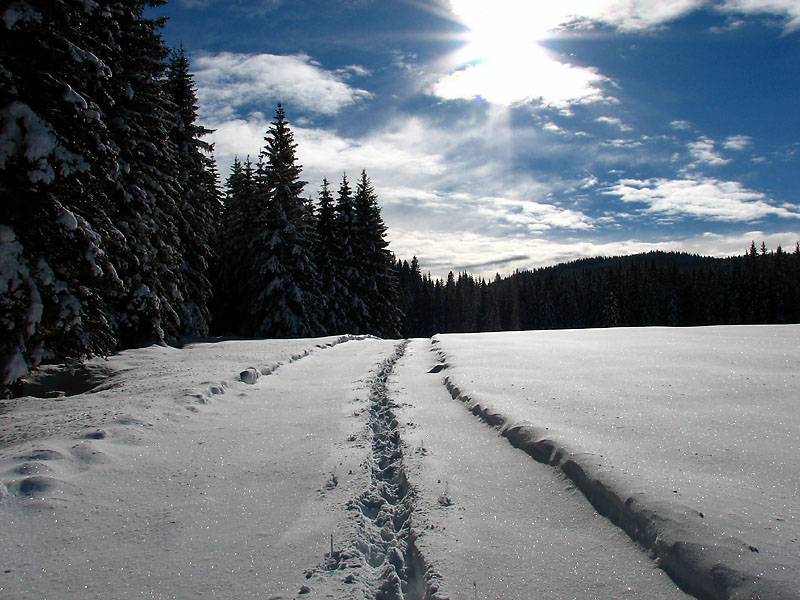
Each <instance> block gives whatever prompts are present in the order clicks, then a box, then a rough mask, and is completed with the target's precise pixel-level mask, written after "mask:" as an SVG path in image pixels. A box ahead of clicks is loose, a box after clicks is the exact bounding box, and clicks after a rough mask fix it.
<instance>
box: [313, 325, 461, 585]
mask: <svg viewBox="0 0 800 600" xmlns="http://www.w3.org/2000/svg"><path fill="white" fill-rule="evenodd" d="M407 345H408V340H405V341H403V342H400V343H399V344H398V345H397V346H396V347H395V351H394V353H393V354H392V355H391V356H390V357H389V358H387V359H386V360H385V361H384V362H383V364H382V365H381V366H380V368H379V369H378V372H377V373H376V374H375V375H374V376H373V377H372V381H371V385H370V391H369V398H368V409H367V413H368V420H367V429H368V431H369V434H370V438H371V456H370V459H369V470H370V478H369V482H368V487H367V489H366V490H364V492H363V493H361V494H360V495H359V496H358V497H357V498H354V499H352V500H351V501H349V502H348V503H347V510H348V511H350V514H351V515H352V518H353V519H354V520H355V530H356V536H355V540H354V543H353V544H352V546H351V547H350V548H348V549H346V550H334V549H333V542H331V552H329V553H327V554H326V555H325V562H324V563H323V564H322V565H320V566H318V567H316V568H314V569H311V570H309V571H308V572H307V577H308V578H309V579H310V578H312V577H313V576H314V575H323V576H325V575H331V574H333V573H337V572H338V573H342V574H346V575H344V577H343V581H344V583H348V584H356V583H358V584H359V585H358V586H357V589H358V590H360V591H361V593H363V594H364V598H366V599H369V600H373V599H374V600H447V599H446V598H444V597H442V596H439V595H437V591H438V584H439V582H440V576H439V574H438V573H437V572H436V571H435V569H433V568H432V567H431V566H430V565H429V564H428V563H427V562H426V560H425V558H424V557H423V555H422V553H421V552H420V551H419V549H418V548H417V547H416V544H415V540H416V538H417V535H418V534H417V532H416V531H415V529H414V524H413V519H414V512H415V490H414V488H413V486H412V485H411V484H410V482H409V481H408V477H407V473H406V467H405V465H404V463H403V444H402V441H401V438H400V428H399V423H398V421H397V418H396V416H395V414H394V411H393V409H394V408H396V405H395V404H394V402H393V400H392V398H391V397H390V395H389V392H388V389H387V384H388V380H389V378H390V376H391V375H392V373H393V370H394V367H395V364H396V363H397V361H398V360H400V359H401V358H402V357H403V355H404V353H405V350H406V347H407ZM309 591H310V590H309Z"/></svg>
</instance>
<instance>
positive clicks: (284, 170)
mask: <svg viewBox="0 0 800 600" xmlns="http://www.w3.org/2000/svg"><path fill="white" fill-rule="evenodd" d="M160 4H163V2H162V1H161V0H87V1H77V0H26V1H25V2H2V3H0V7H2V8H0V16H2V23H0V30H2V33H3V35H2V36H0V198H2V206H3V211H2V216H1V217H0V375H1V379H2V381H0V396H2V395H6V394H9V393H12V392H13V389H14V386H15V384H16V383H17V382H18V380H19V378H20V377H22V376H23V375H24V374H25V373H26V372H28V371H29V370H30V369H31V368H33V367H35V366H36V365H38V364H41V363H42V362H67V363H78V362H80V361H82V360H83V359H85V358H87V357H91V356H104V355H108V354H110V353H111V352H113V351H115V350H118V349H121V348H126V347H131V346H135V345H137V344H142V343H153V342H156V343H170V342H174V341H177V340H179V339H181V338H185V337H202V336H207V335H209V334H212V335H228V334H233V335H238V336H245V337H302V336H320V335H329V334H340V333H358V334H372V335H376V336H382V337H398V336H429V335H432V334H434V333H437V332H472V331H496V330H508V329H539V328H545V329H548V328H562V327H597V326H617V325H631V326H638V325H657V324H658V325H662V324H663V325H705V324H722V323H766V322H770V323H783V322H798V321H800V308H799V307H800V289H799V288H798V282H800V251H799V250H798V248H797V247H795V249H794V252H792V253H786V252H784V251H783V250H782V249H780V248H779V249H776V250H775V251H767V250H766V248H764V247H763V245H762V248H761V249H757V248H756V247H755V245H753V247H752V248H751V249H750V251H749V252H747V253H746V255H745V256H741V257H735V258H729V259H712V258H703V257H696V256H689V255H685V254H670V253H668V254H665V253H651V254H647V255H638V256H633V257H617V258H611V259H585V260H582V261H576V262H574V263H568V264H565V265H559V266H556V267H549V268H545V269H537V270H533V271H520V272H516V273H514V274H512V275H510V276H508V277H505V278H501V277H499V276H498V277H496V278H495V279H493V280H491V281H485V280H483V279H476V278H474V277H472V276H471V275H469V274H467V273H459V274H458V275H453V274H452V273H451V274H450V276H449V277H448V278H447V279H446V280H438V279H434V278H432V277H430V275H424V274H423V273H422V272H421V270H420V267H419V263H418V261H417V260H416V259H413V260H412V261H411V263H410V264H409V263H408V262H407V261H405V260H401V261H397V259H396V257H394V256H393V255H392V254H391V253H390V252H389V250H388V241H387V239H386V226H385V224H384V222H383V219H382V217H381V210H380V206H379V202H378V196H377V193H376V191H375V189H374V187H373V185H372V182H371V181H370V179H369V177H368V175H367V173H366V172H365V171H362V172H361V173H360V175H359V176H358V177H357V178H356V179H355V180H354V181H353V182H352V183H351V181H350V180H349V179H348V176H347V174H346V173H344V174H342V175H341V178H340V179H339V181H338V183H336V184H334V185H333V186H331V184H330V183H329V182H328V181H327V180H323V181H322V182H321V184H320V185H319V189H318V191H316V192H315V193H314V196H315V197H314V198H313V199H312V198H310V197H308V193H309V192H307V191H306V188H307V185H308V184H307V182H305V181H303V180H302V166H301V165H300V164H299V163H298V161H297V157H296V148H297V145H296V143H295V141H294V136H293V133H292V131H291V128H290V125H289V121H288V119H287V116H286V113H285V111H284V108H283V107H282V106H281V105H278V107H277V110H276V112H275V116H274V119H273V120H272V122H271V123H270V125H269V128H268V130H267V131H266V132H265V136H264V145H263V147H262V148H261V149H258V148H253V155H252V156H253V157H254V158H253V159H251V157H249V156H248V157H239V158H237V159H236V161H235V162H234V164H233V167H232V169H231V172H230V173H229V174H227V177H226V178H225V181H224V182H221V181H220V175H219V174H218V173H217V171H216V166H215V161H214V159H213V147H212V145H211V144H210V143H208V142H207V141H205V138H206V137H207V136H208V134H209V133H211V132H210V131H209V130H208V129H206V128H205V127H203V126H202V125H200V124H199V123H198V122H197V118H198V107H197V98H196V90H195V86H194V81H193V76H192V74H191V69H190V64H189V61H188V59H187V58H186V56H185V55H184V53H183V50H182V49H180V48H177V49H172V50H170V49H169V48H167V47H166V46H165V44H164V42H163V40H162V39H161V36H160V30H161V28H162V27H163V26H164V21H163V20H161V19H150V18H147V17H145V15H144V11H145V8H147V7H152V6H158V5H160ZM338 177H339V175H338V174H337V179H338Z"/></svg>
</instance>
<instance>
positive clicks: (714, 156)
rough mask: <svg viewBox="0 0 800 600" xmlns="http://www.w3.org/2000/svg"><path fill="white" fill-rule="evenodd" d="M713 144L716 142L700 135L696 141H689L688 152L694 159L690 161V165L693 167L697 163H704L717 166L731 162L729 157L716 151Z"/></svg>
mask: <svg viewBox="0 0 800 600" xmlns="http://www.w3.org/2000/svg"><path fill="white" fill-rule="evenodd" d="M715 146H716V142H715V141H714V140H712V139H710V138H707V137H705V136H702V137H700V138H699V139H698V140H697V141H696V142H690V143H689V154H691V155H692V158H694V159H695V162H694V163H692V165H691V166H693V167H695V166H697V165H699V164H706V165H711V166H712V167H718V166H720V165H726V164H728V163H729V162H731V161H730V159H728V158H724V157H723V156H722V155H720V154H719V153H718V152H717V151H716V148H715Z"/></svg>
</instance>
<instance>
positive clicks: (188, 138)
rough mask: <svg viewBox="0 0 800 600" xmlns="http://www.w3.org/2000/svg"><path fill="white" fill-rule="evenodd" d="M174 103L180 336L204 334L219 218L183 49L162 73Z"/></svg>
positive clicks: (204, 131)
mask: <svg viewBox="0 0 800 600" xmlns="http://www.w3.org/2000/svg"><path fill="white" fill-rule="evenodd" d="M167 75H168V77H167V92H168V94H169V100H171V101H172V103H173V111H174V113H173V121H174V124H173V127H172V129H171V131H170V139H171V141H172V144H173V145H174V146H175V149H176V150H177V176H178V181H177V183H178V185H179V186H180V195H179V197H178V209H179V210H178V235H179V237H180V244H181V276H182V277H181V279H182V282H183V289H181V290H180V292H181V295H182V296H183V298H184V301H183V303H182V304H181V310H180V311H179V316H180V318H181V325H180V332H181V333H182V334H183V335H195V336H199V335H206V334H207V333H208V331H209V326H210V322H211V313H210V306H211V295H212V289H211V282H210V279H209V278H210V269H211V265H212V263H213V262H214V260H215V256H214V255H215V252H214V249H213V247H214V244H213V240H212V236H213V235H214V232H215V229H216V227H217V223H218V221H219V216H220V203H219V194H218V192H217V178H216V170H215V167H214V159H213V157H212V153H213V146H212V145H211V144H209V143H208V142H205V141H203V139H202V138H203V137H205V136H207V135H208V134H210V133H212V131H211V130H210V129H206V128H205V127H202V126H201V125H198V124H197V122H196V121H197V96H196V93H195V87H194V80H193V77H192V74H191V72H190V70H189V61H188V60H187V59H186V56H185V55H184V52H183V48H180V49H178V50H176V51H174V52H173V54H172V56H171V58H170V62H169V70H168V73H167Z"/></svg>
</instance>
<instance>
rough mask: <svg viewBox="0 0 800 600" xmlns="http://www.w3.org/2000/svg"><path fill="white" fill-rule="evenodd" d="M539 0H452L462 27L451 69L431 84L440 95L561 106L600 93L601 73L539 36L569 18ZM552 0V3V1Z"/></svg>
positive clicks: (550, 31)
mask: <svg viewBox="0 0 800 600" xmlns="http://www.w3.org/2000/svg"><path fill="white" fill-rule="evenodd" d="M550 4H554V3H548V2H544V1H540V0H493V1H492V2H487V1H486V0H482V1H481V0H451V7H452V10H453V14H454V15H455V16H456V17H457V18H458V20H459V22H461V23H462V24H463V25H464V26H465V27H466V28H467V31H466V32H465V34H464V36H463V39H464V45H463V46H462V47H461V48H460V49H459V50H458V51H456V52H455V53H454V54H453V55H452V56H451V57H450V61H449V62H450V64H451V65H452V67H453V68H452V69H451V71H450V73H449V74H448V75H446V76H444V77H442V78H441V79H439V80H438V81H437V82H436V83H435V84H434V85H433V93H434V94H435V95H437V96H439V97H441V98H445V99H456V98H480V99H482V100H486V101H489V102H493V103H496V104H502V105H512V104H519V103H526V102H530V101H538V102H540V103H542V104H545V105H551V106H557V107H563V106H566V105H569V104H570V103H573V102H582V101H587V100H589V101H591V100H593V99H597V98H600V97H602V95H603V93H602V90H601V89H600V87H599V85H600V84H601V83H602V81H603V80H604V78H603V77H602V76H601V75H599V74H598V73H597V72H596V71H595V70H593V69H589V68H585V67H579V66H575V65H571V64H569V63H566V62H563V61H562V59H561V58H560V57H558V56H556V54H555V53H554V52H553V51H551V50H549V49H548V48H546V47H545V45H544V44H543V41H544V40H546V39H547V38H549V37H551V36H552V35H553V32H554V31H555V30H557V29H558V28H559V27H560V26H562V25H564V24H565V23H569V22H570V17H569V15H565V14H564V12H563V8H560V9H559V8H555V7H552V6H548V5H550ZM556 4H557V3H556Z"/></svg>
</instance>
